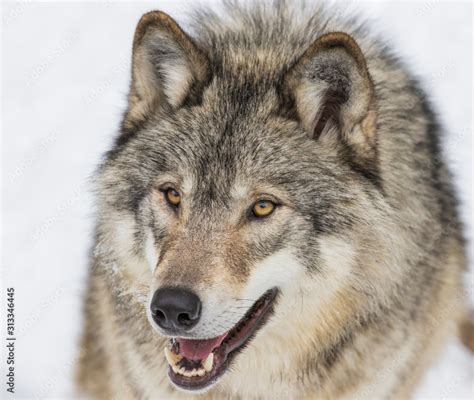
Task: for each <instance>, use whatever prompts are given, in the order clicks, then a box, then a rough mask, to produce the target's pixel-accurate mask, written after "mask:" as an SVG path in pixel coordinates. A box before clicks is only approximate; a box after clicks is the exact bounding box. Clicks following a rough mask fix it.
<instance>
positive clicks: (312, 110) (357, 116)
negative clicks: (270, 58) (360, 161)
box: [284, 32, 376, 155]
mask: <svg viewBox="0 0 474 400" xmlns="http://www.w3.org/2000/svg"><path fill="white" fill-rule="evenodd" d="M284 88H285V91H286V95H287V96H290V97H291V98H292V99H293V102H294V105H295V107H296V113H297V116H298V119H299V120H300V122H301V124H302V126H303V127H304V128H305V129H306V130H307V132H308V134H309V135H310V136H311V137H313V138H315V139H319V138H320V137H321V136H322V135H323V136H324V135H334V134H335V132H337V134H339V135H341V136H342V138H343V139H344V141H345V142H346V143H347V144H349V145H352V146H353V147H354V148H355V150H359V151H361V152H365V153H366V155H368V153H367V152H370V153H373V152H374V146H375V119H376V114H375V101H374V89H373V83H372V79H371V76H370V73H369V71H368V69H367V63H366V60H365V57H364V55H363V53H362V51H361V49H360V47H359V45H358V44H357V43H356V41H355V40H354V39H353V38H352V37H351V36H350V35H348V34H346V33H343V32H333V33H328V34H325V35H323V36H321V37H319V38H318V39H317V40H316V41H315V42H314V43H313V44H312V45H311V46H310V47H309V48H308V49H307V50H306V51H305V52H304V54H303V55H302V56H301V58H300V59H299V60H298V61H297V63H296V64H295V65H294V66H293V67H292V68H291V69H290V70H289V71H288V73H287V74H286V76H285V77H284Z"/></svg>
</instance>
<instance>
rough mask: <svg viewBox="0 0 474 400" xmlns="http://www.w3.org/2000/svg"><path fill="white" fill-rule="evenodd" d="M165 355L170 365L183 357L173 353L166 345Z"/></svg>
mask: <svg viewBox="0 0 474 400" xmlns="http://www.w3.org/2000/svg"><path fill="white" fill-rule="evenodd" d="M165 357H166V361H168V364H169V365H171V366H174V365H176V364H177V363H178V362H179V361H180V360H181V359H182V358H183V356H181V355H179V354H175V353H173V352H172V351H171V350H170V349H168V347H165Z"/></svg>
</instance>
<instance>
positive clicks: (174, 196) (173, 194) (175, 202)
mask: <svg viewBox="0 0 474 400" xmlns="http://www.w3.org/2000/svg"><path fill="white" fill-rule="evenodd" d="M165 198H166V201H167V202H168V203H169V204H171V205H172V206H174V207H178V206H179V204H180V203H181V195H180V194H179V192H178V191H177V190H175V189H173V188H171V189H167V190H166V191H165Z"/></svg>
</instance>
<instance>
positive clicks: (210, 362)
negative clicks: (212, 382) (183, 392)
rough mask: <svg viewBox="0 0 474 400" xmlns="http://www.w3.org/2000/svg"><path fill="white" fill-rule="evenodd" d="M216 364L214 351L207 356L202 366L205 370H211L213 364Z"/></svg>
mask: <svg viewBox="0 0 474 400" xmlns="http://www.w3.org/2000/svg"><path fill="white" fill-rule="evenodd" d="M213 365H214V353H212V352H211V353H210V354H209V355H208V356H207V358H206V359H205V360H204V361H203V362H202V366H203V367H204V370H205V371H207V372H210V371H211V370H212V366H213Z"/></svg>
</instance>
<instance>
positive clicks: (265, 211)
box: [252, 200, 275, 218]
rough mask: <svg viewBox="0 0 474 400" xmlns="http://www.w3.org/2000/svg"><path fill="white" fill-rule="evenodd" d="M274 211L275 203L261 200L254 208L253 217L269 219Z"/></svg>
mask: <svg viewBox="0 0 474 400" xmlns="http://www.w3.org/2000/svg"><path fill="white" fill-rule="evenodd" d="M273 210H275V203H273V202H271V201H270V200H259V201H257V202H256V203H255V204H254V205H253V207H252V212H253V215H255V216H256V217H257V218H263V217H267V216H268V215H270V214H271V213H272V212H273Z"/></svg>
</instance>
